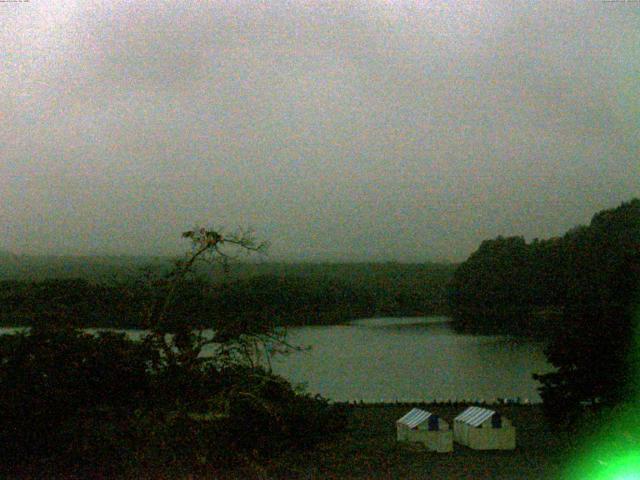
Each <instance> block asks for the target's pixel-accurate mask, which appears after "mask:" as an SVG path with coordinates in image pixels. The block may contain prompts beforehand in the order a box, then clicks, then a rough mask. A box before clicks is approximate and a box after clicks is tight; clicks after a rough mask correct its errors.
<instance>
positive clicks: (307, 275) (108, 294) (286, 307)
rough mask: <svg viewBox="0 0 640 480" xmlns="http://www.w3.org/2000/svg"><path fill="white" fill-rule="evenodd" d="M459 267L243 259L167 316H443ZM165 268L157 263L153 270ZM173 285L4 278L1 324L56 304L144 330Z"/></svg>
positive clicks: (192, 283) (276, 320) (182, 296)
mask: <svg viewBox="0 0 640 480" xmlns="http://www.w3.org/2000/svg"><path fill="white" fill-rule="evenodd" d="M0 261H1V260H0ZM453 269H454V267H453V266H452V265H436V264H420V265H418V264H416V265H410V264H393V263H390V264H353V265H343V264H336V265H322V264H307V265H288V264H255V265H252V264H240V265H234V266H233V268H231V273H230V274H229V275H228V276H226V277H224V280H221V279H220V278H217V279H215V278H211V277H210V276H209V274H208V273H207V272H205V271H201V270H199V269H195V270H196V272H197V274H196V275H195V276H193V277H192V278H190V279H188V280H184V281H182V282H181V284H180V285H179V287H178V288H177V290H176V292H174V294H175V295H176V298H175V300H174V301H173V302H171V305H169V306H168V309H169V312H168V314H167V318H170V319H171V322H173V323H174V326H176V325H178V324H179V323H180V322H185V321H187V322H190V321H191V319H193V318H206V319H207V320H206V325H209V326H210V325H211V320H212V319H214V318H218V319H222V320H223V321H224V319H226V318H229V316H232V317H234V318H241V317H242V318H244V319H245V321H247V322H253V320H260V322H261V324H262V325H269V326H273V325H276V324H277V325H307V324H308V325H313V324H334V323H340V322H345V321H349V320H352V319H353V318H358V317H367V316H374V315H395V316H402V315H427V314H442V313H446V309H447V307H446V304H445V303H446V302H445V291H446V285H447V283H448V281H449V279H450V278H451V275H452V272H453ZM157 273H158V269H157V268H153V269H152V274H153V275H157ZM219 273H222V272H221V271H220V272H219ZM168 288H170V283H169V282H168V281H165V282H156V283H155V284H153V285H151V284H149V283H148V282H143V281H141V278H140V277H137V278H135V277H131V278H129V279H123V278H121V279H119V280H117V281H106V280H101V281H99V282H96V281H95V280H91V281H90V280H88V279H84V278H75V279H73V278H71V279H60V278H57V279H48V280H38V281H17V280H4V281H0V324H2V325H7V326H17V325H30V322H31V321H32V320H31V319H33V318H34V314H37V313H38V312H42V311H47V310H48V309H49V308H50V307H51V305H52V304H55V305H56V308H62V307H64V308H66V309H70V310H73V311H75V312H76V313H77V314H78V315H77V318H82V322H83V325H84V326H90V327H107V328H141V327H144V315H143V309H142V306H144V305H149V304H151V303H153V299H154V298H159V297H163V296H164V295H166V294H167V291H168V290H167V289H168ZM253 323H254V324H255V322H253ZM167 328H170V327H169V326H168V325H167Z"/></svg>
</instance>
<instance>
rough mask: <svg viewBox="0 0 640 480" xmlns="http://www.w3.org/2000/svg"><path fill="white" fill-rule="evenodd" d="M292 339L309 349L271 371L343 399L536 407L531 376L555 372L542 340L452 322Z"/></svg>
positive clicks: (332, 329)
mask: <svg viewBox="0 0 640 480" xmlns="http://www.w3.org/2000/svg"><path fill="white" fill-rule="evenodd" d="M288 338H289V340H290V341H291V343H293V344H302V345H308V346H311V350H310V351H307V352H299V353H294V354H290V355H288V356H286V357H280V358H277V359H276V360H275V361H274V365H273V369H274V371H275V372H277V373H279V374H281V375H282V376H284V377H286V378H288V379H289V380H291V381H293V382H300V383H305V384H306V385H307V389H308V391H310V392H312V393H320V394H321V395H323V396H326V397H328V398H330V399H333V400H338V401H343V400H360V399H362V400H365V401H381V400H384V401H395V400H418V399H419V400H428V401H430V400H434V399H438V400H449V399H451V400H453V399H485V400H490V399H495V398H516V397H520V398H521V399H522V400H524V399H528V400H530V401H531V402H539V401H540V396H539V395H538V392H537V387H538V383H537V382H536V381H534V380H533V379H532V378H531V374H532V373H534V372H537V373H543V372H548V371H550V370H551V369H552V367H551V366H550V365H549V363H548V362H547V361H546V358H545V356H544V354H543V348H544V345H543V343H541V342H539V341H535V340H531V339H523V338H514V337H509V336H501V335H469V334H460V333H457V332H455V331H454V330H453V329H452V327H451V321H450V320H449V319H448V318H447V317H424V318H422V317H415V318H375V319H365V320H356V321H353V322H351V323H350V324H347V325H332V326H313V327H297V328H291V329H290V330H289V337H288Z"/></svg>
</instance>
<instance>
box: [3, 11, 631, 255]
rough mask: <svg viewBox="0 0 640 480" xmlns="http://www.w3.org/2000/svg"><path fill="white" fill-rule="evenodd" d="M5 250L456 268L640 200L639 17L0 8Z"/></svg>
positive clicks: (548, 13) (620, 13)
mask: <svg viewBox="0 0 640 480" xmlns="http://www.w3.org/2000/svg"><path fill="white" fill-rule="evenodd" d="M0 61H1V64H0V84H1V85H2V88H1V89H0V124H1V125H2V128H1V129H0V192H1V195H2V202H1V203H0V220H1V223H2V230H1V231H0V247H4V248H7V249H10V250H13V251H15V252H19V253H59V254H62V253H82V254H85V253H109V254H113V253H130V254H157V253H176V252H179V251H181V248H182V247H184V245H182V244H181V240H180V239H179V232H181V231H182V230H183V229H185V228H189V227H192V226H193V225H195V224H203V223H204V224H209V225H214V226H219V225H224V226H227V227H235V226H238V225H241V226H253V227H254V228H255V230H256V232H257V235H258V236H259V237H260V238H263V239H267V240H269V241H270V242H271V244H272V247H271V256H272V257H273V258H274V259H313V260H320V259H333V260H338V259H341V260H348V259H353V260H363V259H368V260H392V259H396V260H411V261H412V260H428V259H440V260H442V259H449V260H461V259H464V258H465V257H466V256H467V255H468V254H469V253H471V252H472V251H473V250H474V249H475V248H476V247H477V245H478V243H479V242H480V241H481V240H482V239H484V238H490V237H495V236H497V235H500V234H502V235H514V234H522V235H525V237H526V238H527V239H531V238H533V237H541V238H544V237H548V236H552V235H559V234H562V233H563V232H564V231H566V230H567V229H569V228H571V227H572V226H574V225H576V224H579V223H588V221H589V219H590V217H591V216H592V215H593V213H595V212H596V211H597V210H600V209H603V208H610V207H614V206H616V205H617V204H619V203H620V202H622V201H624V200H629V199H630V198H632V197H634V196H639V195H640V154H639V153H640V134H639V133H638V127H639V126H640V5H639V4H638V3H634V2H599V1H591V2H588V1H585V2H579V3H578V2H559V1H553V2H542V3H539V2H535V3H534V2H529V1H522V2H503V1H493V2H477V1H472V0H468V1H459V2H455V3H454V2H437V1H431V2H426V1H425V2H419V1H403V0H387V1H382V0H364V1H358V0H352V1H344V2H337V1H333V2H329V1H320V0H306V1H303V0H300V1H289V2H284V1H263V2H254V1H252V2H249V1H240V0H237V1H228V2H222V1H215V2H209V3H205V2H176V1H166V2H161V1H148V2H147V1H142V0H138V1H126V2H121V1H116V0H109V1H94V0H91V1H89V0H82V1H75V2H74V1H63V0H55V1H51V0H31V1H30V2H29V3H0Z"/></svg>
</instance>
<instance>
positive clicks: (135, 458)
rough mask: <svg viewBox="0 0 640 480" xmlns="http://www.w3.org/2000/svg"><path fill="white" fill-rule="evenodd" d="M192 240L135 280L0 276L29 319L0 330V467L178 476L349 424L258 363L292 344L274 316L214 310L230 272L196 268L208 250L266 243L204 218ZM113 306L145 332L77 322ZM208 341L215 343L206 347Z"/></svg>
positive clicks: (7, 303)
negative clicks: (183, 252) (23, 327)
mask: <svg viewBox="0 0 640 480" xmlns="http://www.w3.org/2000/svg"><path fill="white" fill-rule="evenodd" d="M188 238H189V239H190V240H191V241H192V242H193V246H194V247H195V248H194V250H193V252H192V253H190V254H188V255H187V257H186V259H185V260H182V261H179V262H176V265H175V267H174V269H173V270H171V271H169V272H166V273H165V274H163V275H160V276H158V275H155V274H154V275H149V276H148V277H147V278H146V279H145V280H144V281H140V282H136V283H133V284H132V285H133V288H131V289H127V288H126V286H123V285H118V284H112V285H111V286H109V287H106V286H103V285H92V284H89V283H88V282H87V281H85V280H74V279H71V280H60V281H43V282H34V283H22V284H17V285H15V284H14V285H11V284H7V283H5V284H3V285H2V287H3V288H2V290H0V292H1V294H2V299H3V300H4V302H3V303H2V305H3V306H4V308H3V314H4V315H8V316H9V318H23V319H24V320H25V323H27V324H28V325H31V329H30V330H29V331H27V332H23V333H16V334H13V335H4V336H1V337H0V442H1V443H2V445H3V446H4V447H3V448H2V449H0V471H1V472H2V473H3V474H14V475H15V474H17V473H19V472H20V471H22V472H23V473H25V472H26V474H28V475H31V476H35V477H41V476H46V475H45V473H46V474H47V475H49V474H50V475H51V476H53V477H55V478H57V477H64V476H66V475H67V474H69V473H73V474H75V475H78V476H80V477H82V478H85V477H96V476H106V477H111V476H113V475H116V474H118V473H120V472H129V473H131V472H136V471H137V472H145V473H148V472H151V471H158V472H162V474H163V475H164V474H169V475H170V476H176V477H180V476H184V475H185V474H189V473H197V472H199V471H200V470H203V469H205V470H206V469H207V468H208V469H210V468H211V467H227V466H230V465H233V464H236V463H242V462H249V463H252V462H256V461H259V460H260V459H261V458H262V459H264V458H267V457H269V456H272V455H274V454H277V453H279V452H282V451H283V450H285V449H290V448H293V447H294V446H298V447H308V446H311V445H313V444H314V443H316V442H318V441H319V440H320V439H322V438H323V437H324V436H326V435H328V434H332V433H335V432H336V431H338V430H339V429H340V428H341V427H342V426H343V424H344V417H342V416H341V415H340V414H339V411H338V409H337V408H336V407H333V406H331V405H329V404H328V403H327V402H326V401H325V400H323V399H321V398H319V397H318V398H312V397H309V396H307V395H304V394H302V393H301V392H298V391H296V390H295V389H293V388H292V387H291V385H290V384H288V383H287V382H286V381H285V380H283V379H282V378H279V377H276V376H274V375H273V374H272V373H270V372H268V371H265V370H264V369H263V368H261V367H260V366H259V364H258V362H257V358H258V356H259V355H261V354H262V351H263V350H264V348H265V346H266V345H270V346H274V347H275V350H274V351H277V350H281V349H285V348H290V347H289V346H288V345H286V343H284V342H283V340H282V334H281V331H280V330H278V329H276V328H275V323H274V321H273V319H272V318H271V317H270V315H266V316H264V315H263V316H258V317H254V316H251V315H242V312H234V311H232V310H231V311H229V310H224V309H220V308H216V305H217V303H218V302H219V301H220V296H219V295H218V290H219V289H220V288H221V284H219V283H218V284H214V283H212V282H208V281H206V280H203V279H201V278H198V277H196V276H194V275H193V271H192V266H193V265H194V262H195V261H196V260H197V259H200V258H202V257H204V256H205V255H206V254H211V256H212V257H213V258H214V259H215V258H217V256H221V257H222V258H223V259H226V253H225V252H224V251H223V250H222V249H221V244H223V243H225V244H232V245H236V246H239V247H241V248H244V249H248V250H251V251H259V249H260V248H261V245H260V244H255V243H254V242H253V241H252V239H251V237H250V236H247V235H244V234H243V235H241V236H228V237H223V236H222V235H220V234H218V233H217V232H215V231H206V230H200V231H194V232H192V234H191V235H189V236H188ZM258 287H259V288H265V289H266V288H267V285H262V286H260V285H259V286H258ZM279 294H280V292H277V291H273V290H269V291H268V292H267V293H266V296H267V297H269V298H271V297H273V296H274V295H279ZM238 300H239V301H240V300H242V299H241V298H240V297H238ZM247 300H248V301H249V302H259V301H260V292H255V295H253V296H250V297H249V298H248V299H247ZM109 308H114V309H115V310H113V311H111V313H113V312H119V313H120V314H122V315H123V317H124V320H123V321H124V322H127V321H132V320H133V321H136V322H144V323H143V325H144V326H146V327H147V328H148V331H147V332H146V333H145V334H144V337H143V339H142V340H141V341H137V342H136V341H132V340H129V339H127V338H126V337H125V336H124V334H119V333H106V332H102V333H98V334H96V335H92V334H89V333H86V332H85V331H83V330H82V329H81V328H82V327H84V326H86V325H92V324H93V323H94V322H95V319H96V316H95V315H96V312H98V318H99V317H100V316H103V315H105V313H104V311H103V309H106V311H109ZM252 312H253V310H252ZM228 313H236V315H234V316H229V315H228ZM11 315H14V316H13V317H12V316H11ZM225 315H226V316H225ZM205 328H206V329H209V332H211V331H213V332H214V334H213V336H211V334H208V335H207V334H205V332H204V329H205ZM168 334H170V335H168ZM205 346H211V347H212V348H213V354H212V355H210V356H203V355H201V353H202V349H203V348H204V347H205Z"/></svg>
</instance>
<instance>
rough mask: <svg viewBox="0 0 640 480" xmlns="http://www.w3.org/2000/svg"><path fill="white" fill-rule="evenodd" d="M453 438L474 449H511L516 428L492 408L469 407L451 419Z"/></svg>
mask: <svg viewBox="0 0 640 480" xmlns="http://www.w3.org/2000/svg"><path fill="white" fill-rule="evenodd" d="M453 438H454V440H455V441H456V442H458V443H459V444H461V445H466V446H467V447H469V448H473V449H474V450H513V449H514V448H516V429H515V427H514V426H513V425H512V424H511V422H510V421H509V420H507V419H506V418H504V417H503V416H502V415H500V414H499V413H497V412H494V411H493V410H488V409H486V408H481V407H469V408H467V409H466V410H465V411H464V412H462V413H461V414H460V415H458V416H457V417H456V418H455V419H454V420H453Z"/></svg>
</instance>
